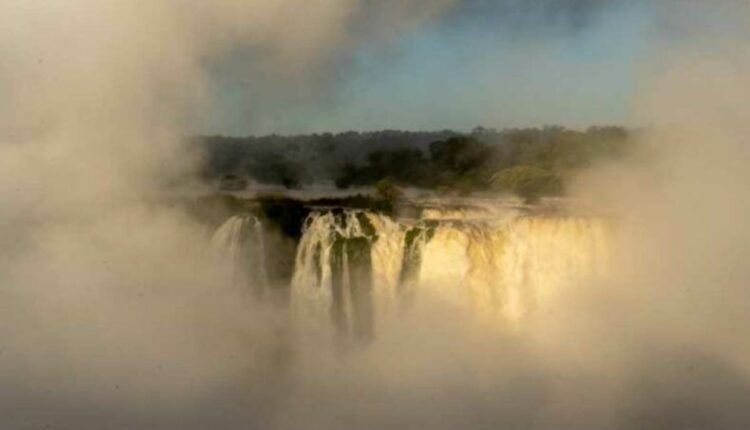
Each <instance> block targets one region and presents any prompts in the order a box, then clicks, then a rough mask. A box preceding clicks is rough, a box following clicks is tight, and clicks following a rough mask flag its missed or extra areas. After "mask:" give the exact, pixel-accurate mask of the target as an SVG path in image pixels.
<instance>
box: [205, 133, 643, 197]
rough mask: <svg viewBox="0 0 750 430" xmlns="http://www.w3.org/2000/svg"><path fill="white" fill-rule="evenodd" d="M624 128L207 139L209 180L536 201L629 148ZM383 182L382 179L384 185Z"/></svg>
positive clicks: (620, 155)
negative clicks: (504, 195)
mask: <svg viewBox="0 0 750 430" xmlns="http://www.w3.org/2000/svg"><path fill="white" fill-rule="evenodd" d="M630 134H631V133H630V132H629V131H628V130H627V129H625V128H623V127H616V126H605V127H590V128H588V129H587V130H584V131H578V130H571V129H567V128H564V127H558V126H546V127H541V128H525V129H506V130H500V131H497V130H494V129H484V128H481V127H478V128H476V129H474V130H473V131H472V132H470V133H457V132H453V131H450V130H444V131H439V132H401V131H382V132H372V133H357V132H347V133H339V134H329V133H326V134H317V135H304V136H267V137H263V138H254V137H250V138H227V137H219V136H214V137H204V138H200V139H199V142H200V144H201V145H202V148H203V150H204V151H205V154H206V158H205V159H206V163H205V164H204V168H203V174H204V176H205V177H207V178H217V177H221V176H223V175H228V174H231V175H245V176H247V177H248V178H250V179H251V180H255V181H257V182H261V183H269V184H281V185H284V186H286V187H290V188H295V187H303V186H305V185H306V184H311V183H314V182H323V181H325V182H328V181H332V182H334V183H335V184H336V186H337V187H339V188H348V187H353V186H374V185H375V184H377V183H378V182H380V181H384V180H385V181H386V182H387V183H391V184H393V185H395V186H404V187H418V188H424V189H431V190H437V191H441V192H454V193H459V194H470V193H473V192H478V191H493V192H510V193H515V194H517V195H519V196H521V197H523V198H524V199H525V200H527V201H529V202H533V201H534V200H536V199H538V198H539V197H542V196H547V195H559V194H561V193H562V192H563V190H564V184H565V182H566V180H567V179H568V178H569V177H570V176H571V175H573V174H574V173H575V171H577V170H580V169H582V168H585V167H587V166H590V165H591V164H592V163H594V162H596V161H598V160H602V159H616V158H620V157H623V156H624V155H626V154H627V152H628V150H629V148H630V146H631V145H630V143H629V142H630V139H629V136H630ZM382 186H383V184H382V183H381V187H382Z"/></svg>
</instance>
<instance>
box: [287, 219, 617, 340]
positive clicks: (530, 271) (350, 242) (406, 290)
mask: <svg viewBox="0 0 750 430" xmlns="http://www.w3.org/2000/svg"><path fill="white" fill-rule="evenodd" d="M609 235H610V233H609V228H608V225H607V222H606V221H604V220H602V219H597V218H584V217H535V216H520V215H518V214H517V213H515V212H512V213H509V214H507V216H504V217H497V218H495V219H493V220H484V219H483V220H479V221H475V220H471V219H460V220H456V219H452V220H446V219H442V220H441V219H439V218H438V217H435V214H434V212H431V213H430V216H429V219H422V220H419V221H416V222H408V221H404V222H401V223H397V222H395V221H393V220H392V219H390V218H388V217H385V216H381V215H375V214H370V213H365V212H361V211H351V212H343V213H340V214H333V213H331V212H325V213H314V214H313V215H311V217H310V218H309V220H308V222H307V224H306V227H305V230H304V234H303V237H302V241H301V242H300V244H299V247H298V254H297V264H296V267H295V273H294V282H293V290H294V292H293V296H292V297H293V300H294V301H295V302H296V303H297V304H300V305H301V307H302V308H305V309H308V310H309V309H312V308H313V307H317V309H325V308H326V307H328V308H329V309H330V310H331V313H332V316H333V319H334V321H335V322H336V325H337V326H338V327H349V326H350V325H353V326H356V324H357V322H356V321H357V318H358V314H357V313H358V312H360V313H363V315H366V317H364V318H365V320H366V321H367V324H369V325H371V324H373V320H372V318H373V315H381V314H383V313H384V312H385V310H386V309H388V308H389V307H390V306H391V304H392V303H393V302H394V301H397V300H403V301H405V302H411V301H413V300H414V298H415V297H418V296H419V295H420V294H430V295H432V296H433V297H436V298H438V299H440V300H443V301H447V302H450V303H454V304H456V305H460V306H467V307H470V308H471V309H472V310H473V312H475V313H476V314H477V315H478V316H479V317H481V318H488V319H490V320H497V321H503V322H506V323H508V322H514V321H519V320H520V319H522V318H523V317H524V316H525V315H527V314H529V313H530V312H531V311H533V310H534V309H535V307H536V306H537V305H538V304H539V303H541V302H542V301H544V300H548V299H550V298H551V297H553V296H554V295H555V294H557V292H558V291H563V290H564V289H565V287H566V286H568V285H571V284H575V283H577V282H584V281H586V280H589V279H590V278H591V277H593V276H602V275H604V274H606V273H607V260H608V254H609V250H608V244H609V242H610V239H609ZM368 271H369V273H368ZM357 294H364V296H361V297H365V298H366V300H367V302H366V303H367V306H365V307H362V304H361V303H359V302H358V300H359V299H361V297H360V296H358V295H357ZM362 300H364V299H362ZM355 331H356V330H355Z"/></svg>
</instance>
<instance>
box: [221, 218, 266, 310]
mask: <svg viewBox="0 0 750 430" xmlns="http://www.w3.org/2000/svg"><path fill="white" fill-rule="evenodd" d="M210 250H211V255H212V256H213V258H215V259H216V260H217V266H218V267H219V269H220V271H221V274H222V276H223V277H224V279H225V280H226V281H227V282H228V283H230V284H231V285H233V286H236V287H240V288H246V289H247V290H248V291H253V292H254V293H255V294H256V295H262V294H263V293H264V292H265V291H266V290H267V288H268V286H269V277H268V265H267V261H266V256H267V253H266V240H265V232H264V227H263V224H262V223H261V221H260V220H259V219H258V218H257V217H255V216H252V215H246V214H243V215H235V216H232V217H230V218H229V219H227V220H226V221H225V222H224V224H222V225H221V226H220V227H219V228H218V229H217V230H216V232H215V233H214V235H213V236H212V237H211V242H210Z"/></svg>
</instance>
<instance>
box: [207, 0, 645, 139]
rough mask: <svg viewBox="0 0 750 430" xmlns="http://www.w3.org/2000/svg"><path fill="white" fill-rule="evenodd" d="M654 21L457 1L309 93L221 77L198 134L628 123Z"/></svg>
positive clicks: (636, 5) (560, 4) (639, 7)
mask: <svg viewBox="0 0 750 430" xmlns="http://www.w3.org/2000/svg"><path fill="white" fill-rule="evenodd" d="M651 21H652V11H651V10H650V7H649V4H648V2H643V1H640V0H620V1H617V0H526V1H518V0H515V1H514V0H495V1H488V0H462V1H460V2H459V4H458V5H457V6H456V7H455V8H453V9H451V10H450V11H449V12H447V13H446V14H444V15H443V16H442V17H440V18H439V19H438V20H435V21H432V22H430V23H427V24H424V25H420V26H418V27H416V28H413V29H411V30H410V31H407V32H404V33H403V34H399V35H398V37H397V38H396V39H395V40H392V41H390V42H389V43H388V44H387V45H381V44H378V45H375V44H367V43H364V44H361V45H359V46H358V47H357V48H356V49H354V50H353V51H352V52H347V53H346V55H342V57H341V58H340V59H339V60H338V61H337V62H336V65H335V67H332V68H331V71H330V73H329V74H328V75H327V76H326V77H325V78H324V79H323V80H322V82H320V81H316V82H315V83H309V85H311V86H314V89H313V90H310V89H309V88H304V89H302V90H300V88H302V86H298V87H294V86H292V87H291V88H292V89H291V90H290V89H289V88H282V89H279V90H278V91H277V90H276V87H275V86H274V85H276V84H271V83H270V82H268V83H266V82H264V81H263V78H262V77H260V78H254V80H253V83H254V84H255V88H258V87H260V88H264V87H267V88H269V89H267V90H265V91H261V92H259V91H257V90H256V91H255V92H251V91H249V90H248V89H247V88H245V84H244V83H243V82H241V81H240V80H235V79H232V77H231V73H230V74H225V75H223V77H220V78H219V79H218V80H219V81H220V82H219V83H218V84H217V88H218V89H217V94H218V97H217V100H218V101H217V104H216V107H215V109H214V111H213V115H212V117H211V119H210V120H209V121H208V122H209V124H207V125H205V126H204V129H203V130H200V131H201V132H203V133H221V134H230V135H242V134H267V133H281V134H287V133H307V132H323V131H334V132H335V131H342V130H350V129H352V130H378V129H385V128H391V129H411V130H427V129H444V128H451V129H459V130H468V129H471V128H473V127H475V126H478V125H481V126H485V127H495V128H504V127H523V126H541V125H545V124H558V125H564V126H569V127H574V128H581V127H587V126H589V125H597V124H620V125H629V124H630V123H631V104H632V99H633V97H634V94H635V91H636V80H637V73H638V64H639V61H640V60H641V59H642V58H643V56H644V55H645V51H646V50H647V48H648V44H647V42H646V36H645V34H646V33H647V32H648V29H649V26H650V24H651V23H652V22H651ZM252 61H253V59H252V58H248V59H245V60H240V61H238V62H237V63H240V64H244V65H247V64H248V63H252ZM227 76H229V77H227Z"/></svg>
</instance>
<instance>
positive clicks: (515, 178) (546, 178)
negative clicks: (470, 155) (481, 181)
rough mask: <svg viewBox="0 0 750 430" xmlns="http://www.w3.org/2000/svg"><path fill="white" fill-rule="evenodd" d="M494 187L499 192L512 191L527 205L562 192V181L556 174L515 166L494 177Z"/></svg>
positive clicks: (530, 167) (534, 167) (544, 170)
mask: <svg viewBox="0 0 750 430" xmlns="http://www.w3.org/2000/svg"><path fill="white" fill-rule="evenodd" d="M492 185H493V187H494V188H495V189H496V190H499V191H510V192H512V193H514V194H516V195H517V196H519V197H521V198H523V200H524V201H525V202H526V203H536V202H537V201H539V198H540V197H542V196H549V195H556V194H559V193H560V192H561V191H562V180H561V178H560V177H559V176H558V175H557V174H556V173H554V172H552V171H550V170H547V169H543V168H541V167H536V166H527V165H521V166H515V167H511V168H508V169H505V170H502V171H500V172H499V173H498V174H496V175H494V176H493V177H492Z"/></svg>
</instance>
